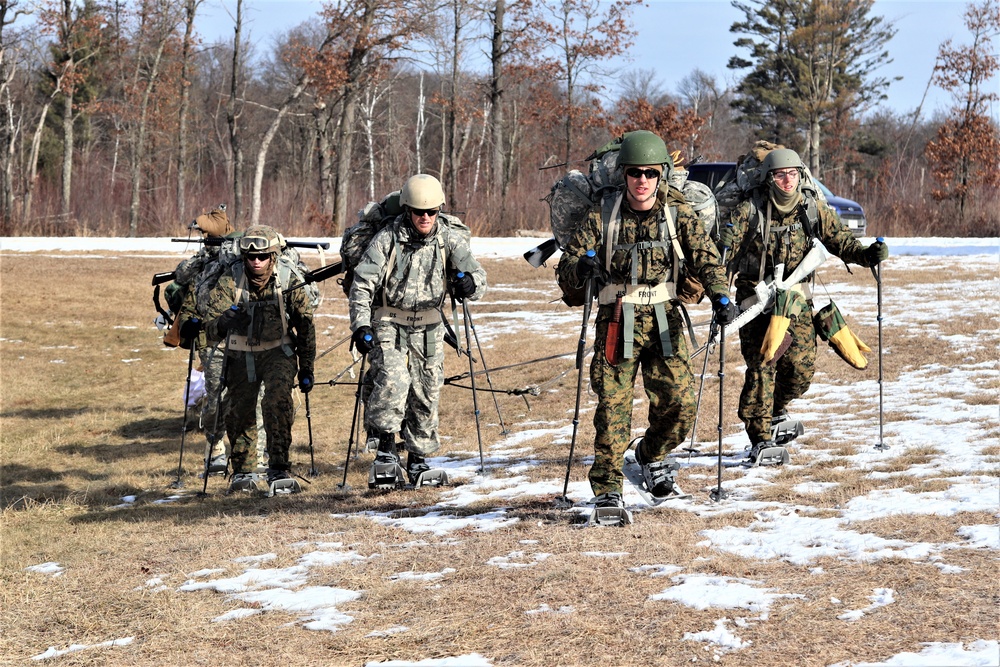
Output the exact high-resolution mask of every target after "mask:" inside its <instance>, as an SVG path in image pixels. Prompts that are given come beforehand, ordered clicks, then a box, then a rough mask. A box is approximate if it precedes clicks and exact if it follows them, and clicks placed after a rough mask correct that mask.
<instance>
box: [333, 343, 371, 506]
mask: <svg viewBox="0 0 1000 667" xmlns="http://www.w3.org/2000/svg"><path fill="white" fill-rule="evenodd" d="M365 340H370V337H369V336H365ZM367 360H368V355H367V354H363V355H361V369H360V370H359V371H358V385H357V389H356V390H355V394H354V414H353V415H352V417H351V435H350V437H348V438H347V458H346V459H344V479H343V480H342V481H341V482H340V484H338V485H337V488H338V489H346V488H348V486H347V467H348V466H349V465H351V448H352V447H353V446H354V435H355V429H356V428H357V426H358V415H359V414H360V412H361V385H362V383H363V382H364V381H365V362H366V361H367Z"/></svg>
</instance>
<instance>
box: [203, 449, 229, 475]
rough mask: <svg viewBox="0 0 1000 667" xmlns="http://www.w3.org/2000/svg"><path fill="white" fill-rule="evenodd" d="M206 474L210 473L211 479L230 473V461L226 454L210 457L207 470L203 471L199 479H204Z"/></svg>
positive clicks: (206, 463) (206, 464)
mask: <svg viewBox="0 0 1000 667" xmlns="http://www.w3.org/2000/svg"><path fill="white" fill-rule="evenodd" d="M206 472H208V476H209V477H212V476H215V475H219V476H225V475H226V473H227V472H229V461H228V459H226V454H225V452H223V453H221V454H216V455H215V456H210V457H209V458H208V460H207V461H206V462H205V470H202V471H201V473H200V474H199V475H198V477H201V478H204V477H205V473H206Z"/></svg>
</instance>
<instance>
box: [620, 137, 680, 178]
mask: <svg viewBox="0 0 1000 667" xmlns="http://www.w3.org/2000/svg"><path fill="white" fill-rule="evenodd" d="M618 164H619V165H629V164H636V165H645V164H650V165H652V164H659V165H664V166H665V168H666V169H667V170H668V171H669V170H670V168H672V167H673V162H672V160H671V159H670V152H669V151H668V150H667V145H666V144H665V143H663V139H660V138H659V137H658V136H656V135H655V134H654V133H652V132H650V131H649V130H636V131H635V132H629V133H628V134H626V135H625V138H624V139H623V140H622V146H621V148H620V149H619V150H618Z"/></svg>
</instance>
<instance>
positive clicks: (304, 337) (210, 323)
mask: <svg viewBox="0 0 1000 667" xmlns="http://www.w3.org/2000/svg"><path fill="white" fill-rule="evenodd" d="M237 266H239V267H242V263H241V262H238V263H237V264H235V265H233V268H234V271H227V272H226V273H224V274H223V275H222V276H221V277H220V278H219V282H218V284H217V285H216V286H215V288H214V289H212V291H211V292H209V295H208V299H207V302H206V303H205V304H204V306H205V319H206V322H207V324H206V327H205V334H206V337H207V338H208V342H209V344H212V345H215V344H216V343H218V342H219V341H221V340H222V339H223V337H222V336H220V335H219V331H218V329H217V328H216V320H217V318H218V317H219V315H221V314H222V313H223V312H224V311H225V310H227V309H228V308H229V307H230V306H232V305H233V304H236V303H237V301H236V279H235V278H234V276H233V273H234V272H236V271H235V269H236V267H237ZM298 282H299V280H298V279H297V278H293V279H292V280H291V283H292V284H291V285H288V286H287V287H292V286H294V285H296V284H298ZM276 286H277V275H272V276H271V279H270V280H269V281H268V282H267V284H266V285H265V286H264V288H263V289H261V290H260V291H257V290H254V289H253V288H252V286H251V285H250V283H249V281H248V282H247V285H246V289H245V290H244V299H243V301H242V306H243V307H244V308H247V309H249V310H250V311H251V312H252V320H251V323H250V325H249V326H248V328H247V331H233V332H232V333H238V334H245V335H246V336H247V337H248V338H252V339H255V340H259V341H261V342H270V341H277V340H281V338H282V331H283V327H282V322H281V315H280V310H279V308H278V299H277V290H276ZM285 289H287V288H285ZM282 294H283V297H284V299H285V317H287V318H288V319H287V325H288V334H289V336H290V337H291V339H292V342H293V343H294V348H295V354H296V356H297V357H298V360H299V368H300V369H305V370H308V371H309V372H312V369H313V362H314V361H315V359H316V327H315V325H314V324H313V309H312V305H311V304H310V303H309V298H308V297H307V296H306V292H305V290H304V289H297V290H295V291H293V292H284V291H283V292H282ZM199 307H200V306H199ZM240 354H242V353H240Z"/></svg>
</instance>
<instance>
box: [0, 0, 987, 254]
mask: <svg viewBox="0 0 1000 667" xmlns="http://www.w3.org/2000/svg"><path fill="white" fill-rule="evenodd" d="M636 4H637V3H636V0H628V1H625V2H618V3H614V4H612V5H610V6H609V5H607V4H600V3H598V2H597V0H535V1H534V2H531V3H529V2H526V1H523V0H521V1H517V0H488V1H487V2H486V3H485V4H483V3H473V2H471V0H439V1H436V2H431V1H430V0H417V1H415V0H342V1H341V2H338V3H329V4H324V5H323V8H322V10H321V11H320V12H318V13H317V16H316V20H315V21H310V22H308V23H307V24H304V25H302V26H299V27H298V28H295V29H294V30H291V31H289V32H288V33H287V34H284V35H281V36H280V37H279V38H278V40H277V42H276V44H275V46H274V48H273V49H272V50H270V51H266V52H265V51H262V50H260V49H259V47H257V46H255V45H253V44H250V43H248V42H247V40H246V38H245V35H244V18H243V17H244V16H245V13H246V11H247V9H248V7H252V0H235V7H234V9H235V14H234V23H233V28H234V31H233V35H234V37H233V39H232V40H229V41H220V42H215V43H206V42H204V41H203V40H202V39H201V38H200V37H199V35H198V23H199V10H201V9H202V0H182V1H180V2H178V1H177V0H133V1H132V2H123V1H122V0H84V1H82V2H77V1H74V0H44V1H43V2H30V3H29V2H27V1H26V0H6V2H4V3H0V233H2V234H3V235H74V234H88V235H112V236H125V235H130V236H149V235H157V236H159V235H169V234H175V233H177V232H178V230H179V228H180V227H181V225H184V224H186V223H187V222H188V221H190V220H191V219H193V218H194V217H195V216H196V215H197V214H199V213H201V212H204V211H206V210H208V209H210V208H212V207H214V206H216V205H217V204H219V203H223V202H224V203H226V204H227V205H228V210H229V213H230V217H231V218H232V219H233V220H234V221H235V223H236V224H237V226H245V225H247V224H251V223H253V222H254V221H259V222H263V223H269V224H274V225H275V226H277V227H279V228H280V229H282V230H283V231H284V232H285V233H286V234H289V235H303V236H305V235H310V236H314V235H322V236H333V235H339V234H340V233H341V231H342V230H343V228H344V226H345V224H346V225H349V224H351V223H352V222H353V221H354V219H355V218H356V213H357V210H358V209H359V208H361V207H362V206H363V205H364V203H365V202H366V201H369V200H371V199H377V198H380V197H381V196H382V195H383V194H385V193H387V192H389V191H391V190H394V189H398V188H399V187H400V185H401V184H402V183H403V181H404V180H405V179H406V177H407V176H409V175H411V174H413V173H417V172H426V173H431V174H434V175H437V176H439V177H440V178H441V180H442V182H443V183H444V185H445V188H446V195H447V197H448V205H447V208H449V209H451V210H453V211H455V212H457V213H459V214H460V215H462V216H463V217H464V218H465V220H466V221H467V222H468V223H469V225H470V226H471V227H472V229H473V230H474V232H475V233H476V234H478V235H495V236H507V235H512V234H515V233H517V232H518V231H519V230H539V231H541V230H546V229H547V207H546V205H545V204H544V202H542V201H541V200H542V198H543V197H544V196H545V195H546V194H547V193H548V191H549V188H550V186H551V185H552V183H553V182H554V181H555V180H556V179H557V178H559V177H560V176H561V175H562V174H563V173H564V172H565V170H567V169H569V168H579V169H586V162H585V161H584V158H586V156H587V155H588V154H589V153H590V152H591V151H592V150H593V149H594V148H596V147H598V146H600V145H602V144H604V143H605V142H606V141H607V140H608V139H609V138H611V137H613V136H617V135H619V134H621V133H622V132H623V131H627V130H631V129H638V128H646V129H651V130H654V131H656V132H658V133H659V134H661V136H663V137H664V139H665V140H666V141H667V144H668V146H671V147H672V148H674V149H676V150H678V151H679V152H680V154H681V156H682V159H685V160H692V159H697V158H699V157H700V158H701V159H705V160H733V159H735V158H736V157H737V156H739V155H740V154H741V153H744V152H746V150H747V149H748V147H749V146H750V145H751V144H752V142H753V141H754V140H755V139H757V138H764V139H768V140H771V141H776V142H779V143H783V144H785V145H788V146H789V147H791V148H794V149H796V150H798V151H799V152H800V154H801V155H802V156H803V159H805V160H806V161H807V162H808V163H809V164H810V166H811V168H812V169H813V171H814V172H815V173H816V174H817V175H818V176H819V178H820V179H821V180H822V181H824V183H826V185H827V186H829V187H830V188H831V189H832V190H833V191H834V192H836V193H838V194H841V195H844V196H848V197H850V198H852V199H856V200H858V201H859V202H861V203H862V204H863V205H864V207H865V209H866V212H867V214H868V218H869V231H870V233H872V234H881V235H896V236H901V235H902V236H918V235H945V236H963V235H969V236H984V235H987V236H997V235H1000V213H998V207H997V204H998V198H997V195H996V189H997V186H998V185H1000V166H998V163H997V160H996V155H998V154H1000V150H998V149H1000V140H998V137H1000V132H998V128H997V125H996V122H995V121H994V120H992V119H991V117H990V115H989V112H990V105H991V104H992V103H994V102H995V100H996V94H995V93H992V92H991V91H989V90H984V89H983V84H984V83H985V82H987V81H989V79H990V78H991V77H992V76H993V75H994V74H995V73H996V72H997V70H998V64H997V60H996V57H995V55H994V49H993V43H994V39H995V37H996V35H997V34H998V33H1000V6H998V2H997V0H983V1H982V2H980V4H978V5H970V6H969V7H968V8H967V12H966V25H967V27H968V28H969V40H968V42H969V45H967V46H955V45H952V44H950V43H946V44H943V45H941V46H940V49H939V54H938V68H937V70H936V71H935V75H934V81H933V83H934V85H938V86H941V87H943V88H945V89H946V90H948V91H950V92H951V93H952V94H953V96H954V99H955V105H954V107H953V109H952V110H951V111H950V112H949V113H948V114H947V115H943V116H940V117H935V118H926V117H925V115H924V114H923V113H921V110H919V109H918V110H916V111H915V112H914V113H912V114H906V115H902V114H896V113H892V112H888V111H880V110H879V109H880V108H881V107H879V106H878V104H879V102H880V101H883V100H884V92H885V90H886V89H887V87H888V84H889V82H888V81H886V80H883V79H880V78H879V77H878V68H879V67H880V66H881V65H882V64H885V62H887V61H888V58H889V55H890V54H888V53H887V52H885V50H884V45H885V43H886V42H887V41H888V39H889V38H890V37H891V36H892V35H893V33H894V30H893V28H892V26H891V25H886V24H885V23H884V22H883V21H882V19H881V18H880V17H877V16H873V15H872V14H871V7H872V2H871V0H852V1H851V2H837V1H834V0H830V1H829V2H825V1H820V2H814V3H786V2H781V1H779V0H753V1H751V2H748V3H739V4H738V5H737V6H738V7H739V8H740V9H741V10H742V11H743V12H744V13H745V18H746V20H745V21H741V22H739V23H737V24H735V25H734V26H733V32H734V33H735V34H738V35H742V36H741V37H739V38H738V39H737V41H736V42H735V45H734V53H737V54H738V55H734V56H733V58H732V60H731V61H730V67H731V68H732V69H733V70H734V71H737V72H740V73H741V75H742V76H743V78H742V79H741V80H740V81H739V83H738V84H737V85H735V86H734V87H733V88H731V89H724V88H722V87H720V86H719V84H718V82H717V81H716V80H715V79H714V78H713V77H711V76H708V75H706V74H704V73H703V72H700V71H699V70H694V71H692V72H691V73H690V74H689V75H688V76H687V77H685V78H684V80H683V81H682V83H681V84H680V85H679V86H678V89H677V90H675V91H666V90H663V89H662V87H661V86H660V85H659V84H658V83H657V80H656V73H655V72H653V71H648V70H630V71H625V72H609V71H606V70H605V69H604V66H605V63H607V62H608V60H609V59H610V58H611V57H613V56H615V55H618V54H621V53H625V52H627V50H628V48H629V46H630V41H631V39H632V37H633V36H634V34H635V33H634V29H633V27H632V24H631V13H632V11H633V9H634V6H635V5H636ZM802 4H806V5H808V7H801V6H800V5H802ZM845 25H846V26H848V29H847V30H844V26H845ZM817 35H820V36H823V37H824V38H823V39H817V38H816V36H817ZM807 37H809V38H807ZM772 44H775V45H780V46H775V47H771V46H770V45H772ZM720 46H721V45H720ZM819 56H824V57H819ZM834 56H836V57H834ZM830 62H836V63H839V64H838V65H836V66H835V67H829V66H826V65H823V63H830ZM824 67H825V69H824ZM614 96H617V99H612V101H610V102H605V103H603V104H602V103H601V100H602V99H603V100H606V99H608V98H609V97H614Z"/></svg>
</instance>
